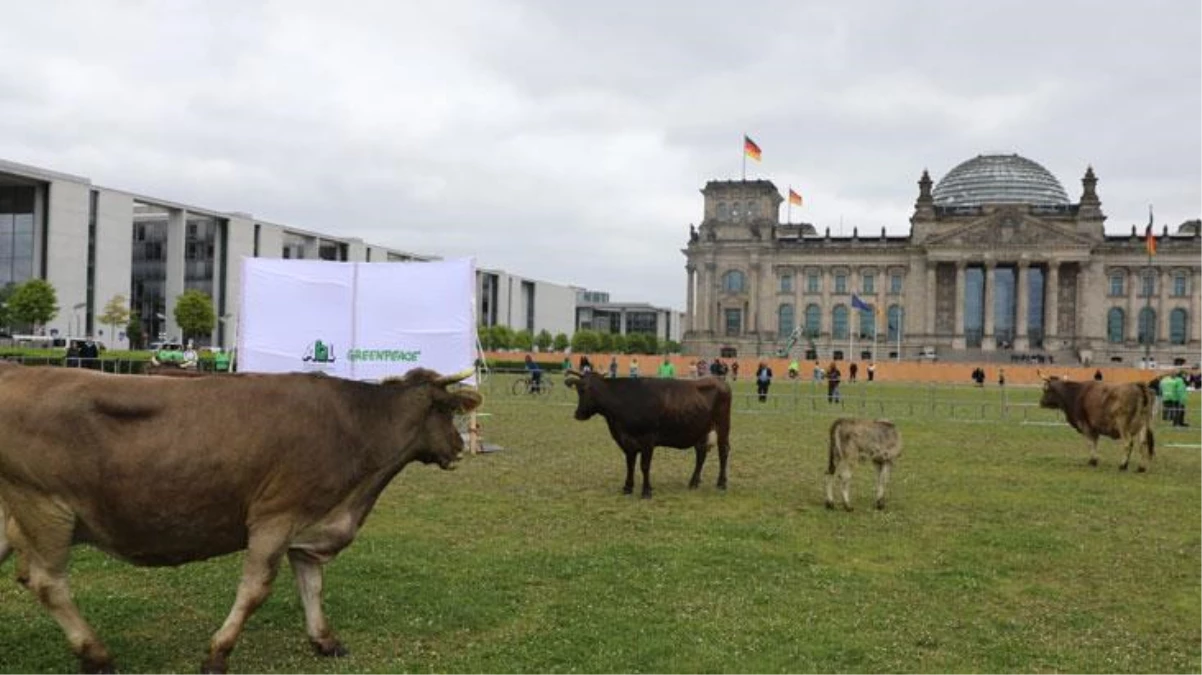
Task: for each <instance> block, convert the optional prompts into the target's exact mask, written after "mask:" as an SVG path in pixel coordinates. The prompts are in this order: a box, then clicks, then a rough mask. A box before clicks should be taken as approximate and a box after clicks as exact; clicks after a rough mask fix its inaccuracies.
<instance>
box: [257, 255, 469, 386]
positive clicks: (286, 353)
mask: <svg viewBox="0 0 1202 675" xmlns="http://www.w3.org/2000/svg"><path fill="white" fill-rule="evenodd" d="M242 279H243V283H242V303H241V317H240V319H239V322H238V325H239V333H238V356H237V367H238V370H239V371H240V372H259V373H288V372H296V371H313V370H320V371H322V372H325V373H328V374H330V375H335V376H338V377H345V378H349V379H355V380H379V379H383V378H385V377H390V376H395V375H401V374H404V373H405V372H407V371H409V370H411V369H413V368H418V367H421V368H429V369H430V370H435V371H438V372H440V373H444V374H450V373H457V372H460V371H463V370H465V369H470V368H472V367H473V365H474V364H475V359H476V321H475V316H474V297H475V287H476V271H475V265H474V263H473V261H472V260H471V259H470V258H463V259H456V260H446V261H436V262H414V263H344V262H330V261H324V260H275V259H264V258H243V259H242Z"/></svg>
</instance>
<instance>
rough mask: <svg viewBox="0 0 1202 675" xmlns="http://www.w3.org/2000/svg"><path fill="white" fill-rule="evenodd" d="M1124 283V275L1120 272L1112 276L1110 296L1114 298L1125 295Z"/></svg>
mask: <svg viewBox="0 0 1202 675" xmlns="http://www.w3.org/2000/svg"><path fill="white" fill-rule="evenodd" d="M1123 281H1124V279H1123V275H1122V273H1120V272H1114V273H1112V274H1111V275H1110V295H1111V296H1112V297H1113V296H1122V295H1123V294H1124V292H1125V291H1124V290H1123Z"/></svg>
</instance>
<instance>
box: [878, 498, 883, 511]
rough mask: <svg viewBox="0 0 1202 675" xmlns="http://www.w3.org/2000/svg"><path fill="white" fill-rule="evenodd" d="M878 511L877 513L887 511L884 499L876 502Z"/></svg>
mask: <svg viewBox="0 0 1202 675" xmlns="http://www.w3.org/2000/svg"><path fill="white" fill-rule="evenodd" d="M876 510H877V511H884V510H885V501H884V500H882V499H878V500H877V502H876Z"/></svg>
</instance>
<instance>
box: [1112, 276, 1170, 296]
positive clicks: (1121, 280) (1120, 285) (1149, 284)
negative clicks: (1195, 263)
mask: <svg viewBox="0 0 1202 675" xmlns="http://www.w3.org/2000/svg"><path fill="white" fill-rule="evenodd" d="M1158 276H1159V275H1158V273H1156V272H1154V271H1150V270H1149V271H1145V272H1143V273H1142V274H1141V275H1140V282H1141V283H1140V286H1139V297H1141V298H1146V297H1149V296H1153V295H1156V279H1157V277H1158ZM1170 283H1172V288H1171V290H1170V295H1171V296H1172V297H1174V298H1183V297H1185V296H1186V295H1189V273H1188V272H1185V271H1178V272H1174V273H1173V277H1172V279H1171V280H1170ZM1109 294H1110V296H1111V297H1114V296H1120V297H1121V296H1124V295H1126V294H1127V275H1126V274H1124V273H1123V272H1111V273H1110V293H1109Z"/></svg>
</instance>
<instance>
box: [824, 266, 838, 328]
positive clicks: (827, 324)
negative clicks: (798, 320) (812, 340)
mask: <svg viewBox="0 0 1202 675" xmlns="http://www.w3.org/2000/svg"><path fill="white" fill-rule="evenodd" d="M821 274H822V312H821V316H822V335H825V336H826V339H827V341H828V342H832V343H833V342H834V336H832V335H831V331H832V330H833V329H834V325H833V321H832V320H831V310H832V309H834V305H832V304H831V284H834V283H835V273H834V272H832V271H831V268H830V267H823V268H822V272H821Z"/></svg>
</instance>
